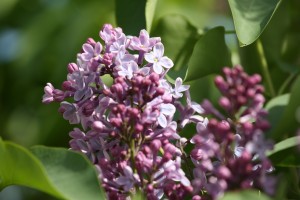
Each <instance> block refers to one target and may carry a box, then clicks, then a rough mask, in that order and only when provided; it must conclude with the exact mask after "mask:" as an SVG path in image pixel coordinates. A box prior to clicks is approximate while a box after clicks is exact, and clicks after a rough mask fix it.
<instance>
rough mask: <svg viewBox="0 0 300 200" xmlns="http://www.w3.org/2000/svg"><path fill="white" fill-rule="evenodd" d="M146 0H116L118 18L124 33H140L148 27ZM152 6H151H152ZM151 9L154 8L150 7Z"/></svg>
mask: <svg viewBox="0 0 300 200" xmlns="http://www.w3.org/2000/svg"><path fill="white" fill-rule="evenodd" d="M146 2H147V1H146V0H116V1H115V4H116V20H117V24H118V26H120V27H121V28H122V29H123V31H124V33H126V34H130V35H138V34H139V32H140V30H142V29H146V15H145V11H146V10H145V9H146ZM150 7H151V6H150ZM150 7H149V10H152V9H150Z"/></svg>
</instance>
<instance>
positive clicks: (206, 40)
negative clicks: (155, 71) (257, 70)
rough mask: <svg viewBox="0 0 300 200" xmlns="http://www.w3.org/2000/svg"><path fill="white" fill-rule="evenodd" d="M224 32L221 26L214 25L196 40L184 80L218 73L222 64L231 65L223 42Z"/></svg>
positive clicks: (228, 53)
mask: <svg viewBox="0 0 300 200" xmlns="http://www.w3.org/2000/svg"><path fill="white" fill-rule="evenodd" d="M224 33H225V30H224V28H223V27H216V28H213V29H211V30H209V31H208V32H207V33H206V34H205V35H204V36H202V37H201V38H200V39H199V40H198V41H197V43H196V45H195V47H194V51H193V53H192V56H191V58H190V60H189V63H188V69H187V72H186V75H185V81H191V80H195V79H198V78H201V77H204V76H207V75H209V74H213V73H220V72H221V69H222V68H223V67H224V66H231V56H230V52H229V50H228V48H227V46H226V44H225V39H224Z"/></svg>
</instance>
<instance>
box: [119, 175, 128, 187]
mask: <svg viewBox="0 0 300 200" xmlns="http://www.w3.org/2000/svg"><path fill="white" fill-rule="evenodd" d="M128 182H129V180H128V177H125V176H120V177H118V178H117V179H116V183H117V184H118V185H126V184H128Z"/></svg>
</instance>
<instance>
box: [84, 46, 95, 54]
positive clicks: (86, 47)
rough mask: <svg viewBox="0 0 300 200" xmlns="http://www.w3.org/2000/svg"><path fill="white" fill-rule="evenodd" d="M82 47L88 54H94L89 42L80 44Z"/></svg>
mask: <svg viewBox="0 0 300 200" xmlns="http://www.w3.org/2000/svg"><path fill="white" fill-rule="evenodd" d="M82 49H83V50H84V52H86V53H89V54H94V48H93V47H92V45H90V44H84V45H83V46H82Z"/></svg>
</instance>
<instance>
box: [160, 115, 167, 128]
mask: <svg viewBox="0 0 300 200" xmlns="http://www.w3.org/2000/svg"><path fill="white" fill-rule="evenodd" d="M157 121H158V124H159V125H160V126H161V127H163V128H165V127H167V125H168V124H167V118H166V117H165V116H164V115H163V114H162V113H161V114H160V115H159V116H158V118H157Z"/></svg>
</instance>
